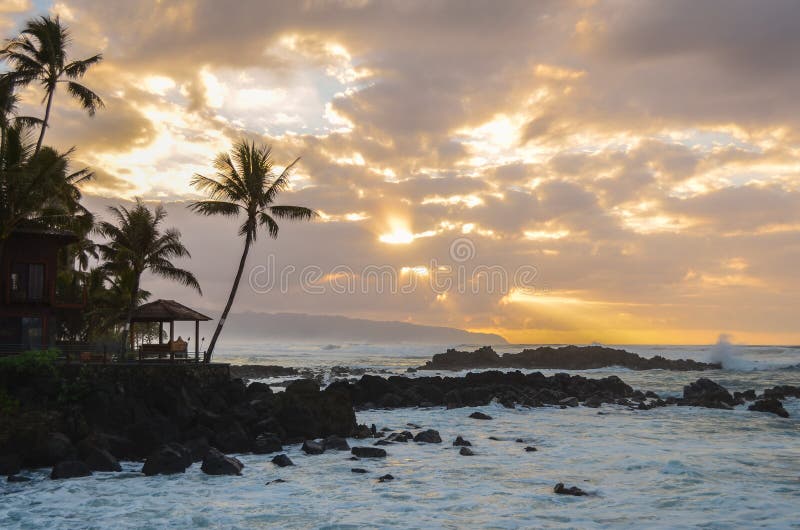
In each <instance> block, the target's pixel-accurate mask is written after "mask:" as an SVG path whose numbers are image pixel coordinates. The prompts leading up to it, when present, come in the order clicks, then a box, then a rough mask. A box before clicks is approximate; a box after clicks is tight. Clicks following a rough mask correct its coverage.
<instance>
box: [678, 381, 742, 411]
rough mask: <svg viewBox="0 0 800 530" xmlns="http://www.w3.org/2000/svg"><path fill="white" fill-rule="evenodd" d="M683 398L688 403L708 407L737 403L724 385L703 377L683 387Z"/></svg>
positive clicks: (723, 406) (728, 405)
mask: <svg viewBox="0 0 800 530" xmlns="http://www.w3.org/2000/svg"><path fill="white" fill-rule="evenodd" d="M683 400H684V402H685V404H688V405H694V406H697V407H708V408H728V407H731V406H733V405H736V404H737V402H736V400H735V399H734V398H733V396H732V395H731V393H730V392H728V391H727V390H726V389H725V387H723V386H722V385H719V384H717V383H715V382H714V381H712V380H711V379H708V378H705V377H701V378H700V379H698V380H697V381H695V382H694V383H690V384H688V385H686V386H684V387H683ZM725 405H727V407H726V406H725Z"/></svg>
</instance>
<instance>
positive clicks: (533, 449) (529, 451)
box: [525, 445, 538, 453]
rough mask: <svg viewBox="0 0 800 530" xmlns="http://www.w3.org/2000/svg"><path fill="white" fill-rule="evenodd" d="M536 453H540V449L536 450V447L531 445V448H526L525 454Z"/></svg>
mask: <svg viewBox="0 0 800 530" xmlns="http://www.w3.org/2000/svg"><path fill="white" fill-rule="evenodd" d="M536 451H538V449H536V448H535V447H533V446H532V445H529V446H527V447H526V448H525V452H526V453H535V452H536Z"/></svg>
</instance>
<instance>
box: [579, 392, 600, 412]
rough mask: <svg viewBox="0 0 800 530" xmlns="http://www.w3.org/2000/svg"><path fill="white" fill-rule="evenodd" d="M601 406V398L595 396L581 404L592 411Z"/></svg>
mask: <svg viewBox="0 0 800 530" xmlns="http://www.w3.org/2000/svg"><path fill="white" fill-rule="evenodd" d="M602 404H603V398H601V397H600V396H598V395H596V394H595V395H593V396H589V398H588V399H586V400H585V401H584V402H583V406H584V407H589V408H593V409H597V408H600V406H601V405H602Z"/></svg>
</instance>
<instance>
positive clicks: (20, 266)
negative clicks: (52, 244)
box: [8, 263, 45, 302]
mask: <svg viewBox="0 0 800 530" xmlns="http://www.w3.org/2000/svg"><path fill="white" fill-rule="evenodd" d="M8 283H9V291H10V293H11V300H12V301H13V302H41V301H42V300H44V295H45V286H44V264H42V263H15V264H14V266H13V267H12V269H11V276H10V278H9V282H8Z"/></svg>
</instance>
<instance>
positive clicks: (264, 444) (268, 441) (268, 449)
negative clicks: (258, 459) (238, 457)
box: [253, 432, 283, 455]
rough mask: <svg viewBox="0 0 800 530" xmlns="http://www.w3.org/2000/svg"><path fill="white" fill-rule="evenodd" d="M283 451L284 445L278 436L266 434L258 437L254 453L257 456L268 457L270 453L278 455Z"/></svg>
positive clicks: (254, 444)
mask: <svg viewBox="0 0 800 530" xmlns="http://www.w3.org/2000/svg"><path fill="white" fill-rule="evenodd" d="M278 451H283V444H281V439H280V438H278V436H277V435H276V434H273V433H271V432H264V433H261V434H259V435H258V436H256V439H255V441H254V442H253V453H254V454H257V455H266V454H269V453H277V452H278Z"/></svg>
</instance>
